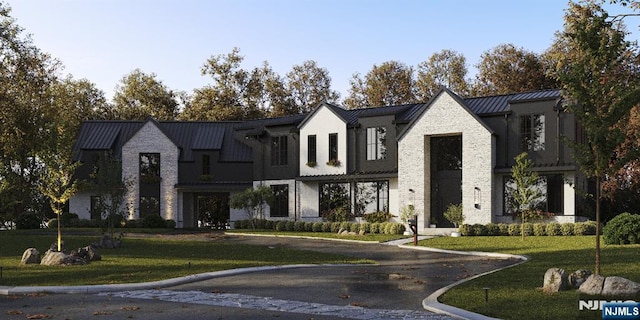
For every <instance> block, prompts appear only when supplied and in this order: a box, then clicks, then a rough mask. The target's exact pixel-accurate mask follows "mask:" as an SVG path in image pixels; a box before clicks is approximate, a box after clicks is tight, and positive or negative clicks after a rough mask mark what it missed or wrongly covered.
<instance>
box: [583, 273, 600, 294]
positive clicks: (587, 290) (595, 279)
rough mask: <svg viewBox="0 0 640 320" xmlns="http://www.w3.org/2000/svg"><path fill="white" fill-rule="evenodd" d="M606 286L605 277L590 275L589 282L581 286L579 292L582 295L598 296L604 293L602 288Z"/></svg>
mask: <svg viewBox="0 0 640 320" xmlns="http://www.w3.org/2000/svg"><path fill="white" fill-rule="evenodd" d="M603 286H604V277H603V276H601V275H597V274H592V275H590V276H589V277H588V278H587V280H586V281H585V282H584V283H583V284H581V285H580V287H579V288H578V291H579V292H580V293H584V294H588V295H592V296H596V295H600V293H602V287H603Z"/></svg>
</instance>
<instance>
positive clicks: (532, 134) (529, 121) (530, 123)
mask: <svg viewBox="0 0 640 320" xmlns="http://www.w3.org/2000/svg"><path fill="white" fill-rule="evenodd" d="M519 119H520V123H519V124H520V149H521V150H522V151H528V152H539V151H544V150H545V148H546V134H547V123H546V116H545V114H544V113H529V114H522V115H520V117H519ZM537 119H540V120H537ZM537 121H540V123H541V132H540V133H538V132H537V130H536V125H535V123H536V122H537Z"/></svg>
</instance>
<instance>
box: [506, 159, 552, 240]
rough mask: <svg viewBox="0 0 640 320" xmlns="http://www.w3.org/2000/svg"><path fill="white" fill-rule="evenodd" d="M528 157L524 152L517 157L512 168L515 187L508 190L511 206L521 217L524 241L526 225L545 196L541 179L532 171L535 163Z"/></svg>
mask: <svg viewBox="0 0 640 320" xmlns="http://www.w3.org/2000/svg"><path fill="white" fill-rule="evenodd" d="M527 155H528V154H527V153H526V152H523V153H521V154H519V155H517V156H516V158H515V160H516V163H515V164H514V165H513V167H511V178H512V179H513V187H508V189H507V194H508V195H509V199H510V200H511V204H512V205H513V207H514V209H515V210H516V212H517V213H518V215H519V216H520V220H521V221H520V222H521V228H522V229H521V230H520V231H521V232H520V233H521V234H522V238H523V239H524V235H525V230H524V227H525V223H526V222H527V220H528V219H529V218H531V217H532V216H534V212H535V209H536V208H535V207H536V205H537V204H538V203H539V202H540V200H541V199H542V197H543V196H544V194H543V193H542V189H541V188H540V186H539V185H538V184H539V182H540V177H539V176H538V173H536V172H535V171H532V170H531V166H532V165H533V163H532V162H531V160H529V159H528V158H527Z"/></svg>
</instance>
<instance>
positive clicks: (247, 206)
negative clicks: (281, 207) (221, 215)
mask: <svg viewBox="0 0 640 320" xmlns="http://www.w3.org/2000/svg"><path fill="white" fill-rule="evenodd" d="M273 199H274V194H273V190H271V187H269V186H264V185H261V186H258V187H255V188H248V189H246V190H244V191H243V192H240V193H236V194H234V195H232V196H231V198H230V199H229V206H231V208H234V209H242V210H244V212H245V213H246V214H247V218H248V219H249V220H250V223H251V227H252V228H253V229H255V224H254V220H255V219H264V208H265V205H267V204H270V203H273Z"/></svg>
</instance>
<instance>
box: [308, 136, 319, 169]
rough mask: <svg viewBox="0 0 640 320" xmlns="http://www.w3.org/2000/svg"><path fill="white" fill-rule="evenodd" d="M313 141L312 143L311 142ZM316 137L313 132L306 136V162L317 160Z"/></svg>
mask: <svg viewBox="0 0 640 320" xmlns="http://www.w3.org/2000/svg"><path fill="white" fill-rule="evenodd" d="M312 142H313V143H312ZM317 149H318V138H317V136H316V135H315V134H310V135H308V136H307V163H310V162H317V161H318V151H317Z"/></svg>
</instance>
